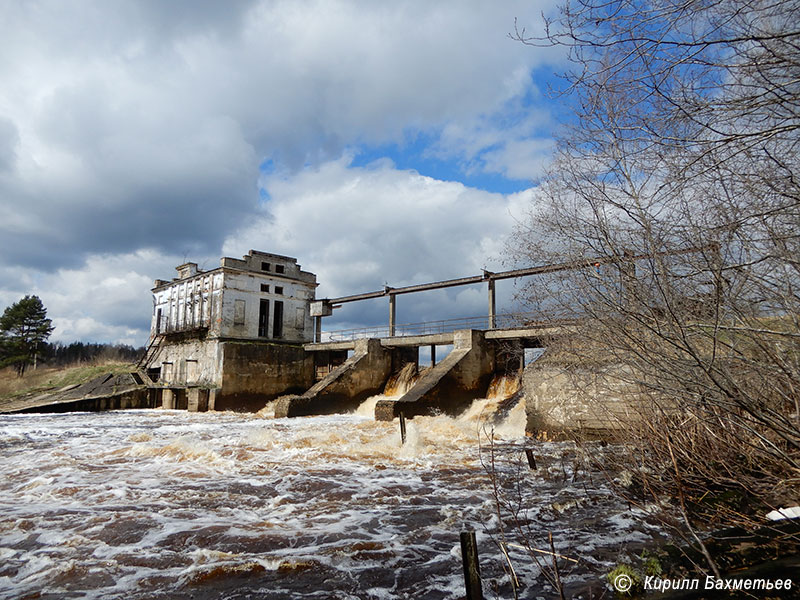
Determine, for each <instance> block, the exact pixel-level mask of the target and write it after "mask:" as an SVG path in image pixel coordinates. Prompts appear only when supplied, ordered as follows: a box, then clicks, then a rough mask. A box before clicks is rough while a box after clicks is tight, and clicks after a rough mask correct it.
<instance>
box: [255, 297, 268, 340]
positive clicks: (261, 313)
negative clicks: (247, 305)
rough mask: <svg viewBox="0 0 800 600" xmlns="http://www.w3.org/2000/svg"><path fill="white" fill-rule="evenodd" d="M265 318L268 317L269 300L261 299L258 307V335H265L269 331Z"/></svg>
mask: <svg viewBox="0 0 800 600" xmlns="http://www.w3.org/2000/svg"><path fill="white" fill-rule="evenodd" d="M267 319H269V300H261V304H260V305H259V307H258V337H267V333H268V331H269V327H268V325H267Z"/></svg>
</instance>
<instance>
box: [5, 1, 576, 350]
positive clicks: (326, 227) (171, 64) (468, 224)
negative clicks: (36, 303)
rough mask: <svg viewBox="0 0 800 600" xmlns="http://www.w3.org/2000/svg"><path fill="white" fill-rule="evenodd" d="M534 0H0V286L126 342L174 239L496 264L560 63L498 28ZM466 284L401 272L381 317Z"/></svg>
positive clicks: (347, 278)
mask: <svg viewBox="0 0 800 600" xmlns="http://www.w3.org/2000/svg"><path fill="white" fill-rule="evenodd" d="M553 8H554V4H551V3H550V1H549V0H524V1H522V0H521V1H514V0H509V1H505V2H478V1H477V0H476V1H474V2H469V1H464V0H452V1H446V0H443V1H439V2H429V1H427V0H425V1H418V2H417V1H408V2H399V1H398V2H395V1H392V2H388V1H387V2H368V1H366V0H363V1H345V0H319V1H315V0H286V1H280V0H275V1H270V0H263V1H258V0H252V1H250V0H237V1H233V0H226V1H224V2H210V1H209V2H197V1H194V0H172V1H170V2H164V1H162V0H128V1H125V0H116V1H99V0H97V1H94V2H91V1H88V0H86V1H79V0H72V1H65V0H52V1H36V0H25V1H23V0H0V39H2V40H3V43H2V52H0V308H2V307H4V306H7V305H9V304H11V303H12V302H15V301H16V300H18V299H19V298H21V297H22V296H23V295H25V294H37V295H39V296H40V297H41V298H42V300H43V302H44V303H45V306H46V307H47V308H48V314H49V316H50V317H52V318H53V321H54V324H55V325H56V330H55V332H54V334H53V336H52V340H59V341H65V342H66V341H72V340H83V341H104V342H123V343H131V344H137V345H138V344H142V343H144V342H145V340H146V338H147V331H148V328H149V319H150V312H151V307H152V305H151V299H150V287H151V285H152V282H153V280H154V279H156V278H163V279H167V278H170V277H172V276H174V267H175V266H176V265H178V264H180V263H182V262H185V261H187V260H190V261H194V262H197V263H199V264H200V265H201V267H205V268H213V267H215V266H217V265H218V264H219V257H220V256H223V255H225V256H236V257H238V256H241V255H242V254H245V253H246V252H247V251H248V250H249V249H250V248H255V249H259V250H265V251H269V252H275V253H280V254H288V255H290V256H295V257H297V258H298V261H299V262H300V263H301V264H302V266H303V268H304V269H305V270H309V271H312V272H314V273H316V274H317V278H318V281H319V282H320V287H319V288H318V297H331V296H336V295H343V294H349V293H357V292H363V291H372V290H375V289H380V288H382V287H383V285H384V284H389V285H392V286H401V285H409V284H413V283H423V282H427V281H431V280H436V279H443V278H452V277H461V276H466V275H473V274H477V273H479V272H480V269H481V268H484V267H486V268H490V269H495V270H496V269H502V268H504V267H505V266H506V265H505V264H504V262H503V261H504V256H503V246H504V243H505V241H506V238H507V236H508V235H509V234H510V233H511V230H512V228H513V225H514V222H515V219H519V218H522V216H523V215H524V213H525V210H526V207H527V206H529V205H530V203H531V202H532V194H533V192H532V186H533V183H532V181H533V180H534V179H535V178H536V177H537V175H539V174H541V171H542V168H543V166H544V165H545V164H546V162H547V160H548V157H549V154H550V149H551V139H550V136H551V135H552V132H553V130H554V127H555V120H556V119H555V112H556V110H557V108H555V107H554V102H553V101H552V100H548V97H547V86H548V84H550V83H552V82H553V72H554V71H559V70H563V67H564V65H563V57H562V56H561V55H560V54H558V53H557V52H555V51H553V50H547V49H539V48H532V47H528V46H524V45H522V44H520V43H518V42H514V41H513V40H511V39H509V37H508V33H509V32H511V31H513V29H514V19H515V18H516V19H518V21H519V23H520V24H521V25H524V26H525V27H526V28H527V30H528V32H529V33H532V32H535V31H536V30H537V29H540V28H541V14H542V13H543V12H544V13H548V12H550V11H552V10H553ZM498 286H499V287H501V290H500V291H501V293H502V295H503V297H504V298H505V300H504V301H503V306H501V307H500V309H501V310H502V309H504V308H512V306H511V302H512V301H511V300H510V298H511V296H512V294H513V284H511V283H505V284H498ZM386 304H387V302H386V301H385V300H380V301H371V302H367V303H363V304H358V305H349V306H348V307H347V308H345V309H342V310H341V311H338V313H337V316H336V317H335V318H331V319H330V320H329V323H328V324H327V328H328V329H333V328H336V327H337V326H338V327H347V326H350V325H355V324H365V325H366V324H378V323H381V322H383V321H385V320H386V315H387V312H388V309H387V306H386ZM485 305H486V291H485V289H483V287H480V286H474V287H464V288H454V289H451V290H449V291H447V292H431V293H427V294H418V295H415V296H414V297H412V296H401V297H400V298H399V299H398V313H399V314H398V321H399V322H401V323H402V322H416V321H424V320H431V319H442V318H449V317H459V316H471V315H476V314H481V313H483V312H484V311H485Z"/></svg>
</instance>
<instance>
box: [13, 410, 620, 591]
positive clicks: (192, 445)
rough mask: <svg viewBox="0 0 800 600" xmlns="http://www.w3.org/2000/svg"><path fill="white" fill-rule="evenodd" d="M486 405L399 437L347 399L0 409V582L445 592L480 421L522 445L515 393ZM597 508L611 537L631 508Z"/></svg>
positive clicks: (482, 514)
mask: <svg viewBox="0 0 800 600" xmlns="http://www.w3.org/2000/svg"><path fill="white" fill-rule="evenodd" d="M373 400H374V399H370V400H369V401H367V402H372V401H373ZM374 401H375V402H376V401H377V400H374ZM365 404H366V402H365ZM362 406H363V405H362ZM498 406H499V404H498V401H497V400H496V399H494V400H481V401H478V402H476V403H474V404H473V405H472V406H471V407H470V408H469V409H468V410H467V411H465V413H464V414H462V415H461V416H459V417H458V418H456V419H453V418H450V417H447V416H444V415H438V416H428V417H417V418H414V419H410V420H408V421H407V426H406V427H407V430H406V431H407V439H406V443H405V444H402V443H401V440H400V429H399V422H398V421H397V420H395V421H394V422H388V423H387V422H376V421H374V420H373V419H371V418H367V417H365V416H360V415H358V414H354V415H332V416H325V417H309V418H298V419H272V418H269V417H268V416H265V414H260V415H241V414H235V413H222V412H219V413H213V412H212V413H199V414H198V413H188V412H186V411H160V410H142V411H117V412H110V413H95V414H88V413H71V414H62V415H24V416H20V415H14V416H0V431H2V432H4V433H5V432H7V431H9V430H11V431H12V434H11V435H13V444H8V445H6V446H4V448H3V453H2V454H0V469H2V470H3V473H4V478H3V479H2V480H0V596H3V597H17V596H21V595H25V594H32V593H37V592H43V593H49V594H55V595H64V594H63V593H64V592H65V590H67V589H68V588H69V590H70V592H69V593H70V594H73V593H74V595H76V596H81V597H98V598H102V597H120V596H125V597H127V598H130V599H131V600H135V599H140V598H141V599H143V598H149V597H150V596H151V595H152V592H153V591H154V590H158V591H159V592H160V593H167V594H170V593H174V594H179V593H180V594H183V593H184V590H185V589H190V590H191V591H192V593H196V595H197V596H198V597H202V596H203V590H204V589H206V587H204V586H223V588H224V586H225V585H230V586H231V589H237V590H241V589H250V590H251V591H252V592H253V593H254V594H255V593H256V592H257V591H258V593H259V594H261V592H260V591H259V590H262V589H266V590H268V591H267V592H264V593H265V594H266V595H265V596H264V597H267V598H283V597H296V598H302V597H304V594H303V590H304V588H303V585H304V583H307V580H309V578H310V579H313V580H314V581H317V582H318V584H319V585H323V583H321V582H327V583H324V585H327V586H329V587H328V588H327V589H328V592H334V591H336V590H337V589H338V587H339V586H342V587H343V588H344V587H347V586H350V587H349V588H348V589H351V590H353V589H359V586H360V584H359V583H358V582H360V581H362V580H363V582H364V588H363V589H362V590H360V592H359V595H358V597H367V596H368V597H375V598H383V597H386V598H389V597H397V593H398V590H397V589H396V587H395V585H396V580H397V577H402V579H403V580H404V581H406V582H407V585H408V591H407V593H408V594H411V595H413V596H415V597H419V598H426V597H430V598H434V597H436V598H438V597H443V596H444V597H448V595H449V597H457V596H458V595H459V594H463V589H462V587H461V586H463V579H462V575H461V565H460V559H457V557H454V556H452V554H451V550H452V548H453V547H454V545H456V544H457V543H458V533H459V531H460V529H461V528H462V526H463V524H464V523H465V522H466V523H470V524H472V525H471V526H473V527H476V528H483V527H485V528H488V530H492V528H496V527H497V525H498V523H499V521H498V519H497V517H496V515H493V514H492V511H493V506H494V502H493V498H492V495H491V491H490V488H491V486H490V485H489V480H488V477H487V474H486V471H485V469H484V467H483V465H482V463H481V451H480V450H479V448H478V443H477V442H478V436H479V435H480V429H481V428H482V427H484V426H485V425H486V424H487V423H491V426H492V427H494V434H495V437H496V439H498V440H504V441H503V443H504V444H506V446H507V447H505V449H504V450H502V451H503V452H505V453H506V455H508V456H511V455H512V454H514V453H515V452H516V453H517V454H518V453H519V444H521V443H522V438H521V433H522V431H523V429H524V406H521V405H517V406H516V407H514V408H512V409H511V410H509V411H507V412H506V413H504V414H502V415H498V414H496V411H497V407H498ZM520 407H521V408H520ZM506 408H507V407H506ZM365 410H366V409H365ZM372 411H374V403H373V405H372ZM267 412H268V411H267ZM367 412H369V411H367ZM370 416H371V415H370ZM495 417H497V418H495ZM8 438H9V436H4V437H3V438H2V439H3V440H8ZM565 448H566V449H572V448H573V447H572V446H569V445H567V444H561V445H559V444H555V443H551V444H542V445H540V446H538V447H537V457H541V460H542V461H543V462H545V470H546V469H547V467H548V466H549V465H548V464H546V461H547V460H551V459H552V461H555V460H556V458H555V457H557V456H559V453H560V452H562V451H563V450H564V449H565ZM504 456H505V455H504ZM500 468H502V469H508V471H509V474H510V473H511V472H512V471H511V467H506V466H502V465H501V467H500ZM598 479H600V478H598ZM523 484H524V491H525V494H526V497H527V498H533V499H535V498H539V497H541V498H542V501H541V506H544V507H546V506H548V505H549V504H551V503H552V502H553V493H554V492H553V490H554V486H555V487H556V488H557V489H566V491H565V492H564V499H563V502H564V503H565V506H566V504H568V503H569V502H570V501H571V500H570V495H581V494H584V492H583V491H582V490H580V489H579V488H578V487H574V488H571V487H569V486H565V485H563V483H560V484H551V483H549V482H548V481H547V480H543V479H542V478H541V477H536V478H535V477H529V478H526V479H525V480H524V482H523ZM559 501H562V500H561V496H559ZM609 506H610V505H604V506H603V511H604V515H603V519H604V522H605V523H606V524H607V525H608V526H610V527H611V528H613V534H614V535H616V536H617V537H619V538H621V537H622V536H623V535H625V534H626V532H629V530H630V529H631V528H632V527H634V524H633V521H635V519H632V520H631V521H630V522H629V521H627V520H626V518H627V517H626V518H623V517H622V512H624V510H626V509H625V508H624V507H615V508H614V510H615V511H617V512H616V513H615V512H613V511H611V510H610V509H609ZM581 510H582V509H581ZM551 513H552V514H550V513H548V514H549V515H550V516H549V518H550V520H549V521H548V522H546V523H545V525H546V527H547V528H548V529H553V530H558V528H559V527H561V528H562V529H561V535H563V536H564V538H565V539H568V540H569V541H570V543H574V544H575V545H578V544H581V543H583V544H587V545H591V547H592V548H597V547H602V544H603V542H602V541H600V540H599V539H595V538H594V537H593V536H592V535H587V534H585V533H580V532H578V533H568V531H569V530H568V529H566V527H567V525H566V523H567V521H568V519H570V518H573V516H574V513H575V509H569V510H564V511H563V514H559V513H557V512H556V511H551ZM614 515H618V518H617V520H614V519H612V518H611V517H613V516H614ZM606 517H608V518H606ZM560 518H564V519H567V521H564V523H562V524H560V525H559V523H560V521H559V519H560ZM580 536H583V537H580ZM598 538H599V535H598ZM487 547H491V544H490V543H488V542H487ZM487 552H489V550H487ZM496 559H497V557H494V558H490V557H489V556H487V566H486V569H487V573H488V574H490V575H491V574H492V573H495V576H498V577H500V576H502V567H500V566H497V565H499V564H500V563H497V564H495V563H493V562H491V561H494V560H496ZM492 565H495V566H492ZM483 568H484V567H483V565H482V569H483ZM492 569H495V571H492ZM315 577H317V578H318V579H314V578H315ZM362 578H363V579H362ZM226 582H230V583H229V584H228V583H226ZM354 582H355V583H354ZM187 586H188V587H187ZM248 586H250V587H248ZM354 586H355V587H354ZM208 589H212V588H208ZM213 589H215V590H217V589H218V588H217V587H214V588H213ZM75 590H77V591H75ZM170 590H172V592H170ZM365 590H366V591H365ZM215 593H216V592H215ZM403 593H406V592H405V591H404V592H403ZM187 594H188V592H187ZM364 594H367V596H364ZM181 597H184V596H181ZM186 597H188V596H186Z"/></svg>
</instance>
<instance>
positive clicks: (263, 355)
mask: <svg viewBox="0 0 800 600" xmlns="http://www.w3.org/2000/svg"><path fill="white" fill-rule="evenodd" d="M220 353H221V356H222V385H221V387H220V389H219V390H217V391H216V393H215V396H214V406H213V408H214V409H215V410H260V409H262V408H263V407H264V405H265V404H266V403H267V402H269V401H270V400H274V399H275V398H277V397H278V396H283V395H286V394H298V393H302V392H305V391H306V390H307V389H308V388H310V387H311V386H312V385H313V384H314V358H313V356H312V355H311V354H310V353H307V352H305V351H304V350H303V347H302V346H292V345H288V344H275V343H269V342H235V341H226V342H220Z"/></svg>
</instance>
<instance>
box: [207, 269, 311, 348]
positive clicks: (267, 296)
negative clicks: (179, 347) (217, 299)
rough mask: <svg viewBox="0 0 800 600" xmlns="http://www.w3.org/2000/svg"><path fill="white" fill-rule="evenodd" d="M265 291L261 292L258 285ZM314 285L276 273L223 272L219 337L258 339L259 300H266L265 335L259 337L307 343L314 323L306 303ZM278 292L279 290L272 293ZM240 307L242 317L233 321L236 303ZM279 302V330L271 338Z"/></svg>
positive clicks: (309, 300) (308, 302) (308, 301)
mask: <svg viewBox="0 0 800 600" xmlns="http://www.w3.org/2000/svg"><path fill="white" fill-rule="evenodd" d="M262 285H263V286H266V287H267V289H269V291H268V292H267V291H262V289H261V286H262ZM314 288H315V286H314V285H312V284H309V283H307V282H303V281H295V280H292V279H288V278H283V277H280V276H279V275H270V274H262V273H253V272H236V271H232V272H226V273H225V281H224V292H223V302H222V315H221V319H222V320H221V324H220V328H219V335H220V337H224V338H243V339H260V336H259V335H258V334H259V311H260V306H261V300H262V299H264V300H268V301H269V314H268V317H269V318H268V323H267V332H266V333H267V335H266V336H263V337H262V338H261V339H263V338H268V339H280V340H285V341H288V342H310V341H311V340H312V338H313V336H314V322H313V319H312V318H311V315H310V302H311V300H312V299H313V298H314ZM277 291H280V292H281V293H276V292H277ZM237 301H239V302H240V303H243V306H244V319H240V320H239V321H240V322H237V319H236V303H237ZM276 302H281V303H283V333H282V334H281V335H280V337H279V338H274V336H273V333H274V327H275V303H276Z"/></svg>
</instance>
